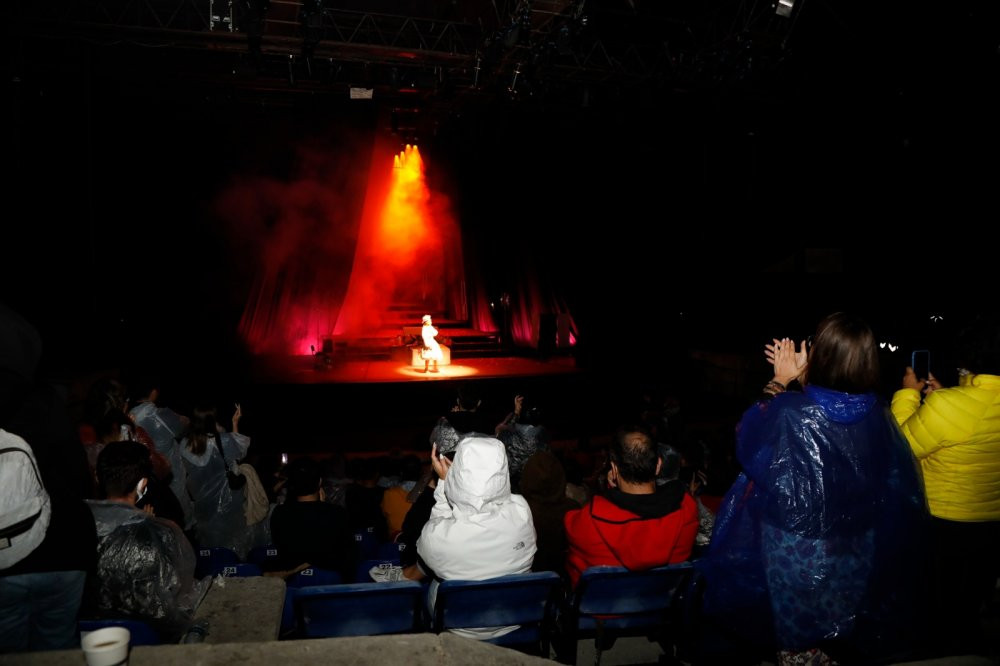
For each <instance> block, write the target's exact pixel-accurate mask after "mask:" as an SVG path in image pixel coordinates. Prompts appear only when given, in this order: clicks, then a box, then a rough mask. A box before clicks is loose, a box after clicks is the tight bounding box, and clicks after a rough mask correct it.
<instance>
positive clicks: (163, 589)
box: [87, 501, 212, 641]
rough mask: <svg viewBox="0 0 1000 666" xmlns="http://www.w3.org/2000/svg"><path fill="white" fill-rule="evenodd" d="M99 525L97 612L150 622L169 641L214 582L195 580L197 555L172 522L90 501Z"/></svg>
mask: <svg viewBox="0 0 1000 666" xmlns="http://www.w3.org/2000/svg"><path fill="white" fill-rule="evenodd" d="M87 504H88V505H89V506H90V510H91V512H92V513H93V514H94V522H95V523H96V524H97V538H98V545H97V555H98V562H97V585H96V597H97V598H96V603H97V607H98V611H99V612H100V613H101V614H103V615H106V616H108V617H123V616H126V617H131V618H135V619H140V620H143V621H145V622H148V623H149V624H150V625H151V626H153V627H154V628H155V629H156V630H157V631H158V632H159V633H160V635H161V637H162V638H163V639H164V640H165V641H170V640H176V639H177V638H178V637H179V636H180V635H181V634H182V633H183V632H184V630H185V629H186V628H187V626H188V625H189V624H190V622H191V619H192V618H193V617H194V612H195V610H196V609H197V607H198V603H199V602H200V601H201V599H202V597H204V595H205V592H206V591H207V589H208V586H209V585H210V584H211V582H212V579H211V578H205V579H203V580H200V581H199V580H195V578H194V568H195V555H194V550H193V549H192V548H191V544H190V543H188V540H187V537H185V536H184V533H183V532H181V530H180V528H179V527H178V526H177V525H175V524H174V523H173V522H172V521H169V520H163V519H161V518H155V517H153V516H150V515H148V514H146V513H145V512H144V511H142V510H141V509H136V508H135V507H133V506H130V505H128V504H124V503H122V502H113V501H88V502H87Z"/></svg>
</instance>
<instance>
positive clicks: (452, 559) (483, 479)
mask: <svg viewBox="0 0 1000 666" xmlns="http://www.w3.org/2000/svg"><path fill="white" fill-rule="evenodd" d="M434 500H435V504H434V508H433V510H432V511H431V518H430V520H429V521H428V522H427V524H426V525H424V529H423V532H422V533H421V535H420V538H419V539H418V540H417V554H418V555H419V556H420V559H421V560H422V561H423V563H424V564H426V565H427V567H429V568H431V569H432V570H433V571H434V573H435V574H436V576H437V578H438V579H440V580H486V579H488V578H496V577H497V576H505V575H508V574H519V573H528V572H529V571H531V562H532V560H533V559H534V556H535V528H534V527H533V526H532V522H531V509H529V508H528V503H527V502H526V501H525V499H524V498H523V497H521V496H520V495H512V494H511V492H510V476H509V474H508V472H507V454H506V453H505V451H504V446H503V444H502V443H500V441H499V440H496V439H493V438H492V437H469V438H467V439H464V440H462V441H461V442H459V445H458V448H457V450H456V452H455V461H454V463H453V464H452V465H451V467H450V468H449V469H448V474H447V476H446V477H445V478H444V480H443V481H441V482H440V483H438V485H437V488H436V489H435V490H434ZM436 593H437V582H436V581H435V582H433V583H432V584H431V590H430V599H431V607H432V608H433V605H434V599H435V596H436ZM515 629H517V627H516V626H510V627H486V628H481V629H454V630H452V631H453V632H454V633H456V634H459V635H462V636H465V637H468V638H476V639H480V640H484V639H490V638H496V637H498V636H503V635H504V634H507V633H510V632H511V631H514V630H515Z"/></svg>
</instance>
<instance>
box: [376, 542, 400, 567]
mask: <svg viewBox="0 0 1000 666" xmlns="http://www.w3.org/2000/svg"><path fill="white" fill-rule="evenodd" d="M405 550H406V544H405V543H402V542H395V541H390V542H389V543H382V544H379V546H378V548H376V549H375V558H374V559H379V560H395V561H396V562H399V559H400V558H401V557H402V555H403V551H405Z"/></svg>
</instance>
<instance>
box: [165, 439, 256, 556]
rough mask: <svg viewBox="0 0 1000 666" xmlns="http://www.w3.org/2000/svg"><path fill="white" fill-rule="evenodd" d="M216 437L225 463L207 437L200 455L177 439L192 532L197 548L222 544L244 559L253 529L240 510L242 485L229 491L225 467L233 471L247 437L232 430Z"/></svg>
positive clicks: (241, 454)
mask: <svg viewBox="0 0 1000 666" xmlns="http://www.w3.org/2000/svg"><path fill="white" fill-rule="evenodd" d="M219 437H221V438H222V440H221V441H222V450H223V451H224V452H225V454H226V459H225V463H223V460H222V456H220V455H219V447H218V446H216V444H215V441H214V440H209V442H208V445H207V446H206V447H205V452H204V453H202V454H201V455H196V454H194V453H192V452H191V449H190V448H188V440H187V439H185V440H184V441H182V442H181V455H182V457H183V459H184V468H185V470H186V471H187V492H188V493H190V495H191V499H192V500H193V501H194V520H195V535H196V537H197V539H198V547H200V548H208V547H215V546H222V547H224V548H229V549H230V550H232V551H235V552H236V554H237V555H239V556H240V559H246V556H247V553H248V552H249V551H250V549H251V548H252V547H253V546H254V542H255V538H254V532H253V530H251V529H249V528H248V527H247V521H246V516H245V515H244V512H243V491H244V488H238V489H236V490H233V489H231V488H230V487H229V481H228V480H227V479H226V466H227V465H228V467H229V469H230V470H232V471H233V472H236V471H237V469H238V465H237V462H238V461H239V460H240V459H242V458H243V457H244V456H245V455H246V453H247V449H248V448H250V438H249V437H247V436H246V435H241V434H239V433H232V432H226V433H222V434H220V435H219Z"/></svg>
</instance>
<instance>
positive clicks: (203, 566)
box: [194, 546, 240, 578]
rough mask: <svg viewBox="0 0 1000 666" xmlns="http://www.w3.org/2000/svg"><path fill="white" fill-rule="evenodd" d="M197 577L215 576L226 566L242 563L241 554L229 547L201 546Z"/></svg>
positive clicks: (198, 554) (198, 553)
mask: <svg viewBox="0 0 1000 666" xmlns="http://www.w3.org/2000/svg"><path fill="white" fill-rule="evenodd" d="M196 555H197V557H198V560H197V562H196V564H195V574H194V575H195V577H196V578H204V577H205V576H215V575H217V574H221V573H222V570H223V569H224V568H225V567H229V566H233V565H235V564H239V563H240V556H239V555H237V554H236V553H235V552H233V551H232V550H230V549H228V548H223V547H222V546H216V547H214V548H199V549H198V552H197V553H196Z"/></svg>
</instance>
